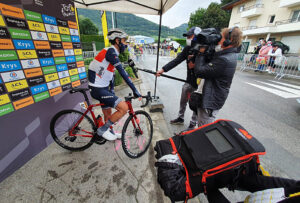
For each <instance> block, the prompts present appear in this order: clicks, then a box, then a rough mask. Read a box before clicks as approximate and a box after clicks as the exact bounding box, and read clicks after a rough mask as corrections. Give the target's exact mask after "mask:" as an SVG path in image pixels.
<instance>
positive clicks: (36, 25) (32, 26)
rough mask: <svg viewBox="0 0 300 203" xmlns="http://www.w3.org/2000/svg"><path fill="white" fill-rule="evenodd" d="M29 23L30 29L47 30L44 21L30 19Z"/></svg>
mask: <svg viewBox="0 0 300 203" xmlns="http://www.w3.org/2000/svg"><path fill="white" fill-rule="evenodd" d="M27 23H28V26H29V29H30V30H36V31H45V27H44V24H43V23H38V22H34V21H30V20H28V21H27Z"/></svg>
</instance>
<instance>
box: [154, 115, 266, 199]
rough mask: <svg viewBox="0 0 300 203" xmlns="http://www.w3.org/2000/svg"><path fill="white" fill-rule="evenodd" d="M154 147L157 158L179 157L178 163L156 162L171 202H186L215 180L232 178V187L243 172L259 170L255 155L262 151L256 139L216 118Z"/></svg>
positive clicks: (211, 185) (260, 153) (159, 142)
mask: <svg viewBox="0 0 300 203" xmlns="http://www.w3.org/2000/svg"><path fill="white" fill-rule="evenodd" d="M154 150H155V151H156V155H155V157H156V158H157V159H160V158H161V157H163V156H164V155H167V154H176V155H177V156H178V158H179V159H180V162H181V164H180V165H178V164H174V163H172V164H171V166H170V165H169V164H170V163H167V162H159V161H157V162H156V163H155V166H156V167H157V169H158V173H157V175H158V182H159V184H160V186H161V187H162V189H163V190H164V192H165V195H166V196H168V197H169V198H170V199H171V201H172V202H174V201H184V200H185V201H187V200H188V199H190V198H193V197H195V196H197V195H198V194H199V193H201V192H203V193H205V194H207V189H209V188H213V187H214V186H215V185H214V183H215V182H214V180H218V179H219V180H220V179H222V180H225V179H226V180H232V182H230V183H229V182H228V185H232V188H234V185H233V184H235V183H236V182H237V180H238V176H239V174H240V173H241V172H242V171H247V173H249V174H250V173H260V169H259V163H260V162H259V157H258V156H259V155H264V154H265V148H264V146H263V145H262V144H261V143H260V142H259V141H258V140H257V139H255V138H254V137H253V136H252V135H251V134H249V133H248V132H247V131H246V130H245V129H244V128H243V127H242V126H241V125H239V124H238V123H236V122H233V121H229V120H217V121H215V122H213V123H210V124H208V125H204V126H201V127H199V128H197V129H194V130H191V131H187V132H183V133H181V134H179V135H176V136H173V137H171V138H169V139H167V140H161V141H158V142H157V143H156V146H155V147H154ZM225 186H226V185H224V186H222V187H225Z"/></svg>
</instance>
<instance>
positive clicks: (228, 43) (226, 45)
mask: <svg viewBox="0 0 300 203" xmlns="http://www.w3.org/2000/svg"><path fill="white" fill-rule="evenodd" d="M235 28H237V27H236V26H235V27H232V28H230V30H229V32H228V37H227V38H226V39H225V40H224V42H223V46H224V47H228V46H229V45H231V43H232V42H231V33H232V31H233V30H234V29H235Z"/></svg>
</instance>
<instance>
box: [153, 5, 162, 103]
mask: <svg viewBox="0 0 300 203" xmlns="http://www.w3.org/2000/svg"><path fill="white" fill-rule="evenodd" d="M161 4H162V2H161ZM161 18H162V5H161V9H160V11H159V29H158V43H157V56H156V72H157V71H158V60H159V47H160V34H161ZM156 84H157V76H155V86H154V98H155V97H156Z"/></svg>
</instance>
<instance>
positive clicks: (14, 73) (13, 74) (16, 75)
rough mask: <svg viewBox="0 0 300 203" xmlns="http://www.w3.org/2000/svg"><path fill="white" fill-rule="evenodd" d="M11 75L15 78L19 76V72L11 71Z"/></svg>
mask: <svg viewBox="0 0 300 203" xmlns="http://www.w3.org/2000/svg"><path fill="white" fill-rule="evenodd" d="M10 77H11V78H12V79H15V78H17V77H18V74H17V73H16V72H11V73H10Z"/></svg>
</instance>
